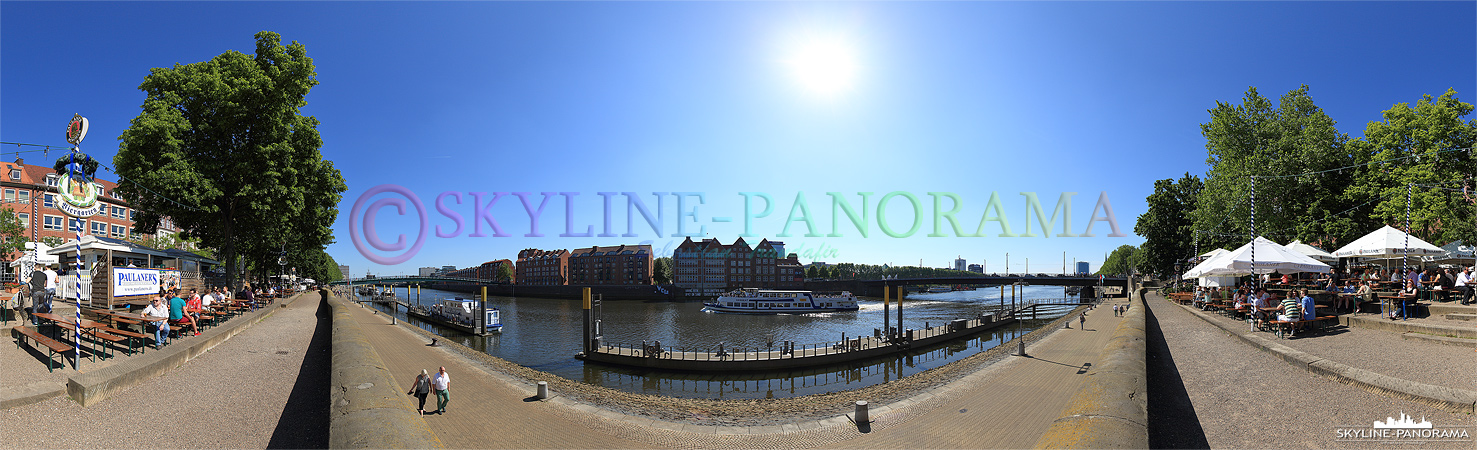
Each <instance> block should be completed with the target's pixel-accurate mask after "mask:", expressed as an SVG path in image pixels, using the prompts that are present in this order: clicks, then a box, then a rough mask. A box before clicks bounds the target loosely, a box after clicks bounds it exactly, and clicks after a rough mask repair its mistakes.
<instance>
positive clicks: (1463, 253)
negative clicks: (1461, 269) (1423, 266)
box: [1424, 241, 1477, 263]
mask: <svg viewBox="0 0 1477 450" xmlns="http://www.w3.org/2000/svg"><path fill="white" fill-rule="evenodd" d="M1441 249H1442V250H1446V253H1444V254H1441V255H1437V256H1427V257H1425V258H1424V259H1425V260H1426V261H1430V262H1443V263H1452V262H1454V263H1468V262H1471V261H1472V260H1473V259H1474V256H1473V252H1474V250H1477V248H1473V247H1469V246H1467V245H1464V243H1463V242H1462V241H1453V242H1451V243H1449V244H1446V245H1443V246H1441Z"/></svg>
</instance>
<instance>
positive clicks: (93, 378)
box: [67, 293, 317, 406]
mask: <svg viewBox="0 0 1477 450" xmlns="http://www.w3.org/2000/svg"><path fill="white" fill-rule="evenodd" d="M304 295H307V294H305V293H300V294H296V295H293V296H292V297H288V298H287V299H285V300H281V301H278V302H276V303H275V304H273V305H272V306H268V307H264V308H261V309H258V310H256V311H252V312H249V313H246V314H245V315H242V316H240V317H237V318H235V319H233V320H231V321H229V322H226V324H225V325H221V326H218V327H214V328H211V329H209V330H206V331H203V332H201V333H200V336H194V337H190V338H187V339H186V338H181V339H175V340H173V341H174V342H173V343H171V344H169V345H168V346H165V347H164V348H162V349H158V350H148V351H147V352H146V353H144V354H142V355H138V356H134V357H130V358H128V360H127V361H123V362H120V363H118V364H115V365H112V366H108V367H104V368H102V369H98V370H95V371H91V372H87V373H79V374H77V375H75V376H72V377H71V379H69V380H67V395H69V396H71V397H72V400H75V401H76V402H77V403H78V404H81V405H82V406H90V405H93V404H96V403H97V402H99V401H102V400H103V399H105V398H108V397H110V396H112V395H113V394H114V393H117V392H119V391H122V390H124V389H127V388H129V387H132V386H135V385H138V384H139V383H142V382H144V381H147V380H150V379H153V378H154V377H157V376H159V375H163V374H164V373H165V372H168V371H169V370H170V369H173V368H175V367H179V366H180V365H182V364H184V363H185V362H187V361H189V360H191V359H195V357H197V356H200V355H201V354H202V353H205V352H206V351H207V350H210V349H212V348H215V346H217V345H220V343H222V342H225V341H226V340H228V339H230V338H231V336H235V335H236V334H237V333H240V332H242V331H246V329H247V328H251V326H252V325H255V324H256V323H257V322H260V321H262V319H265V318H267V316H270V315H271V314H272V312H273V311H276V310H277V308H279V307H286V306H287V305H290V304H292V302H295V301H297V300H298V299H299V298H302V297H303V296H304ZM313 297H315V298H316V297H317V295H316V294H314V296H313ZM115 357H116V356H115ZM84 364H85V363H84ZM84 367H85V366H84Z"/></svg>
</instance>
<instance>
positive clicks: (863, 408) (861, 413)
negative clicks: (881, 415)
mask: <svg viewBox="0 0 1477 450" xmlns="http://www.w3.org/2000/svg"><path fill="white" fill-rule="evenodd" d="M855 415H856V424H857V425H861V424H864V423H868V422H871V421H872V418H870V417H867V402H866V401H865V400H857V402H856V414H855Z"/></svg>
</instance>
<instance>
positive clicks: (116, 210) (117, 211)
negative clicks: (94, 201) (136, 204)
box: [109, 206, 124, 219]
mask: <svg viewBox="0 0 1477 450" xmlns="http://www.w3.org/2000/svg"><path fill="white" fill-rule="evenodd" d="M109 208H112V209H113V218H114V219H122V218H123V210H124V208H123V207H119V206H110V207H109Z"/></svg>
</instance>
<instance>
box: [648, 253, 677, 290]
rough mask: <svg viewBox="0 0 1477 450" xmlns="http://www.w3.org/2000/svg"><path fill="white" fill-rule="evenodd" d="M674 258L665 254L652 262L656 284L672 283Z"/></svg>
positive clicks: (652, 271)
mask: <svg viewBox="0 0 1477 450" xmlns="http://www.w3.org/2000/svg"><path fill="white" fill-rule="evenodd" d="M672 275H673V274H672V258H671V257H670V256H663V257H661V258H657V259H656V260H654V261H652V262H651V278H652V281H654V282H655V283H656V284H672V279H673V276H672Z"/></svg>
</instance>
